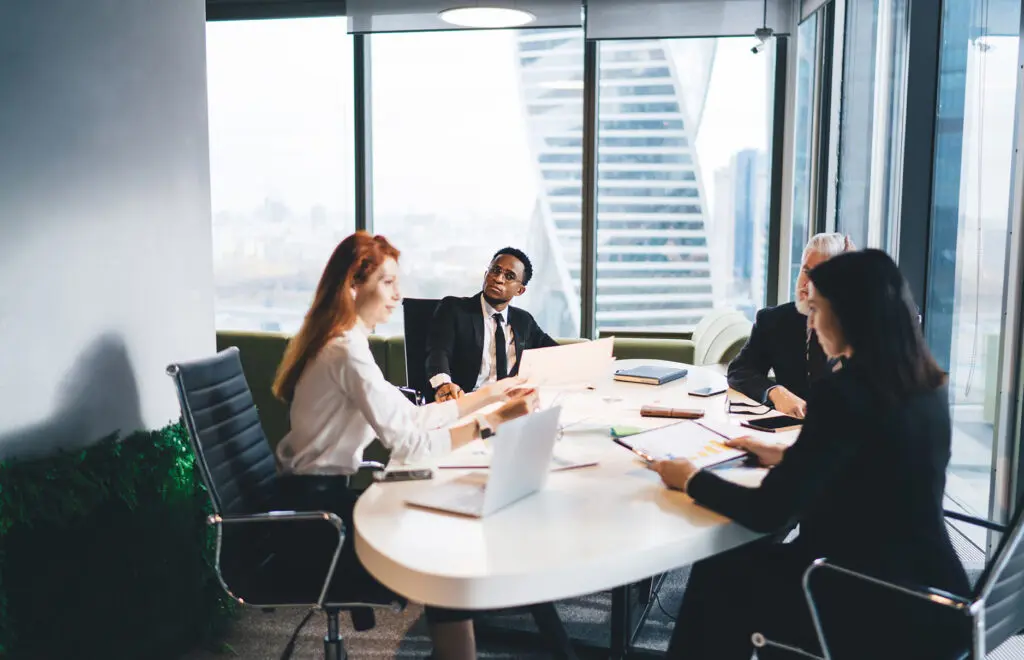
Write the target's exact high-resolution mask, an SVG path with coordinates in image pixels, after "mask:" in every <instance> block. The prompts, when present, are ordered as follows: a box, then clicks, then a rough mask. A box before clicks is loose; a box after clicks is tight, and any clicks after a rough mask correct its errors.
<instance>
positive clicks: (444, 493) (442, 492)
mask: <svg viewBox="0 0 1024 660" xmlns="http://www.w3.org/2000/svg"><path fill="white" fill-rule="evenodd" d="M561 411H562V409H561V407H553V408H548V409H547V410H542V411H540V412H535V413H532V414H529V415H526V416H525V417H520V418H518V419H514V420H512V421H510V422H505V423H504V424H502V425H501V426H499V427H498V431H497V433H495V435H494V436H493V437H492V438H491V439H490V443H491V447H492V456H491V467H490V470H488V472H487V473H482V472H473V473H470V474H466V475H462V476H460V477H456V478H455V479H452V480H451V481H448V482H445V483H442V484H438V485H436V486H431V487H429V488H424V489H422V490H420V491H419V492H417V493H415V494H414V495H412V496H410V497H409V498H408V499H406V503H407V504H411V505H413V506H417V507H423V508H426V509H435V510H438V511H447V512H449V513H456V514H459V515H463V516H471V517H473V518H483V517H484V516H487V515H490V514H492V513H494V512H495V511H498V510H500V509H504V508H505V507H507V506H508V505H510V504H512V503H514V502H518V501H519V500H521V499H523V498H524V497H526V496H527V495H532V494H533V493H536V492H537V491H539V490H540V489H541V488H543V487H544V484H545V483H547V480H548V473H549V472H550V470H551V456H552V453H553V452H554V449H555V438H556V437H557V435H558V416H559V413H561Z"/></svg>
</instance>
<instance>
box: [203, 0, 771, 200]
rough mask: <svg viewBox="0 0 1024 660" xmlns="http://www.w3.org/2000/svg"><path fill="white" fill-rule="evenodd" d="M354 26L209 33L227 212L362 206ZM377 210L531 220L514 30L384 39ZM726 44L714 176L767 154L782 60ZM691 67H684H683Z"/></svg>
mask: <svg viewBox="0 0 1024 660" xmlns="http://www.w3.org/2000/svg"><path fill="white" fill-rule="evenodd" d="M345 29H346V24H345V20H344V19H301V20H288V21H247V22H215V23H210V24H209V26H208V38H209V43H208V57H209V62H208V69H209V96H210V143H211V168H212V178H213V184H214V185H213V206H214V211H220V210H225V209H230V210H235V211H246V210H249V209H251V208H253V207H255V206H257V205H259V204H260V203H262V201H263V200H264V199H265V198H266V197H275V198H278V199H281V200H283V201H285V203H286V204H288V205H289V206H290V207H292V208H293V209H295V210H305V209H306V208H308V207H309V206H312V205H314V204H322V205H325V206H327V207H328V208H334V209H337V208H342V209H345V208H349V207H350V206H351V199H352V196H353V187H352V137H351V136H352V132H353V130H354V129H353V126H352V101H351V88H352V64H351V63H352V55H351V40H350V37H349V36H348V35H347V34H346V33H345ZM372 39H373V40H374V45H373V49H372V63H373V71H374V75H373V87H372V95H373V109H374V112H373V145H374V149H373V160H374V203H375V211H376V212H377V213H379V214H405V213H441V214H448V213H453V214H454V213H460V214H461V213H467V212H469V213H481V214H488V213H495V212H500V213H502V214H503V215H506V214H507V215H515V216H521V215H522V216H525V215H527V214H528V213H529V212H530V210H531V208H532V205H533V204H534V201H535V198H536V185H537V184H536V180H537V169H536V164H535V162H534V161H533V160H532V157H531V155H530V151H529V143H528V140H527V133H526V125H525V122H524V112H523V106H522V103H521V100H520V96H519V81H518V76H517V72H516V68H515V67H516V58H515V41H514V39H515V36H514V33H513V32H507V31H489V32H458V33H419V34H399V35H380V36H375V37H372ZM753 43H754V42H753V38H752V37H751V38H736V39H722V40H719V45H718V50H717V56H716V60H715V64H714V69H713V71H712V76H711V82H710V85H709V89H708V96H707V106H706V109H705V113H704V120H703V123H702V125H701V127H700V132H699V134H698V137H697V141H696V146H697V151H698V158H699V160H700V165H701V169H702V176H703V181H704V186H705V191H706V192H707V198H708V200H709V201H710V200H713V199H714V195H713V189H712V187H713V184H714V176H713V174H714V171H715V170H716V169H718V168H720V167H722V166H725V165H727V164H728V162H729V159H730V158H731V157H732V155H733V154H735V153H736V152H737V151H740V150H741V149H746V148H754V149H760V150H765V149H766V148H767V144H766V141H767V133H768V119H769V117H768V116H767V115H766V113H767V112H768V108H769V103H768V97H767V94H768V80H769V72H770V66H771V54H770V53H762V54H760V55H753V54H752V53H751V52H750V47H751V45H752V44H753ZM676 60H677V61H676V64H677V66H678V67H685V66H686V62H685V61H679V57H678V55H677V57H676Z"/></svg>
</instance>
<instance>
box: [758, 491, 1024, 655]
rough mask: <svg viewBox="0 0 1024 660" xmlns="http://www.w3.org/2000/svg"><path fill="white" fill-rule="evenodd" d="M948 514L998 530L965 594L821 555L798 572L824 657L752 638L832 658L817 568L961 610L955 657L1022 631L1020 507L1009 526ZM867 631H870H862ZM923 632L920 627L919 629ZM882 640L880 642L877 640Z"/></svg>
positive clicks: (1023, 552)
mask: <svg viewBox="0 0 1024 660" xmlns="http://www.w3.org/2000/svg"><path fill="white" fill-rule="evenodd" d="M945 514H946V517H947V518H952V519H955V520H959V521H962V522H966V523H969V524H972V525H977V526H979V527H984V528H985V529H989V530H992V531H995V532H999V533H1002V534H1003V537H1002V539H1001V540H1000V542H999V546H998V549H997V550H996V552H995V554H994V555H993V557H992V559H991V561H989V562H987V563H986V565H985V570H984V572H982V574H981V577H980V578H979V579H978V583H977V585H975V587H974V593H973V594H972V595H971V598H970V599H966V598H961V597H960V596H956V595H954V594H950V593H947V592H945V591H941V590H938V589H930V588H916V587H908V586H905V585H900V584H895V583H892V582H887V581H885V580H880V579H878V578H875V577H872V576H870V575H865V574H863V573H858V572H856V571H852V570H850V569H848V568H843V567H842V566H837V565H835V564H831V563H829V562H828V560H827V559H825V558H822V559H818V560H816V561H814V562H813V563H812V564H811V565H810V566H809V567H808V568H807V570H806V571H804V577H803V589H804V597H805V598H806V599H807V605H808V607H809V608H810V611H811V619H812V621H813V622H814V629H815V632H816V633H817V636H818V644H820V646H821V650H822V653H823V654H824V655H823V656H818V655H814V654H812V653H808V652H807V651H805V650H803V649H798V648H794V647H792V646H788V645H786V644H783V643H780V642H778V641H774V640H770V639H767V638H766V637H765V636H764V635H762V634H760V633H754V635H753V638H752V641H753V643H754V646H755V647H757V648H763V647H766V646H767V647H775V648H780V649H783V650H786V651H791V652H793V653H794V654H796V655H798V656H802V657H806V658H817V659H818V660H831V658H832V654H831V652H830V650H829V648H828V645H827V643H826V641H827V634H826V631H825V630H824V628H823V626H822V623H821V615H820V613H819V610H818V606H817V604H816V603H815V600H814V595H813V593H812V590H811V577H812V576H813V575H814V574H815V573H817V572H818V571H831V572H834V573H838V574H840V575H843V576H846V577H849V578H852V579H855V580H859V581H864V582H867V583H868V584H870V585H873V586H875V587H878V591H879V594H880V595H882V594H885V593H887V592H888V593H890V594H899V595H902V596H906V597H908V598H916V599H920V600H924V601H927V602H929V603H932V604H934V605H935V606H936V607H945V608H949V609H951V610H954V611H956V612H959V613H961V614H963V616H965V617H966V618H967V619H968V620H969V621H970V629H971V632H970V638H969V639H964V640H963V645H962V647H961V648H957V649H954V650H952V653H953V654H954V655H955V657H957V658H959V659H960V660H982V659H983V658H984V657H985V655H986V653H988V652H989V651H991V650H993V649H995V648H996V647H998V646H999V645H1000V644H1002V643H1003V642H1005V641H1006V640H1007V639H1009V638H1010V637H1012V636H1013V635H1016V634H1018V633H1019V632H1020V631H1021V630H1024V545H1022V544H1021V538H1022V537H1024V524H1022V523H1024V515H1022V514H1024V507H1020V510H1019V511H1017V513H1016V514H1015V515H1014V517H1013V521H1012V522H1011V524H1010V525H1009V526H1005V525H1000V524H998V523H994V522H992V521H989V520H982V519H980V518H975V517H973V516H967V515H963V514H961V513H956V512H954V511H946V512H945ZM866 632H868V633H870V631H866ZM922 632H924V631H922ZM879 643H880V644H884V642H881V641H880V642H879Z"/></svg>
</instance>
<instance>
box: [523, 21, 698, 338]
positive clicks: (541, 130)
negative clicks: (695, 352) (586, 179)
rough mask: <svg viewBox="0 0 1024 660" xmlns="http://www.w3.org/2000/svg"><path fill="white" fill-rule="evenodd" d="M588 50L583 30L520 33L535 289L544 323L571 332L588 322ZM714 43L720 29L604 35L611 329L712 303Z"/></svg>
mask: <svg viewBox="0 0 1024 660" xmlns="http://www.w3.org/2000/svg"><path fill="white" fill-rule="evenodd" d="M582 51H583V39H582V37H581V34H580V32H579V31H578V30H564V31H560V30H544V31H523V32H520V33H519V36H518V39H517V51H516V57H517V65H518V70H519V73H520V82H521V92H522V99H523V103H524V105H525V109H526V112H525V117H526V122H527V132H528V135H529V138H530V143H531V150H532V153H533V155H534V158H535V159H536V161H537V166H538V172H539V178H540V189H541V194H540V196H539V199H538V200H537V206H536V209H535V212H534V222H533V226H532V229H531V235H530V237H529V246H530V250H531V252H532V254H533V255H534V260H535V261H536V262H537V268H536V269H535V270H536V272H537V276H536V279H535V281H534V282H533V284H532V286H531V288H530V292H529V293H528V295H530V296H531V297H533V304H532V307H533V308H534V309H543V310H544V315H543V317H542V318H540V319H539V321H540V322H541V323H542V325H544V327H546V328H548V330H549V332H553V333H557V334H563V335H570V334H575V333H576V332H577V330H578V328H579V308H580V306H579V285H580V241H581V197H580V186H581V178H582V176H581V174H582V140H583V126H582V116H583V115H582V112H581V109H582V97H583V94H582V87H583V83H582V81H583V68H582V62H583V57H582ZM714 52H715V42H714V41H713V40H682V41H679V42H668V41H660V40H645V41H623V42H609V43H605V44H602V46H601V57H600V61H601V64H600V83H599V87H600V94H599V103H600V110H599V124H598V191H597V214H598V235H597V242H598V248H597V324H598V327H599V328H601V329H602V330H615V329H624V330H628V329H641V328H643V329H646V330H666V331H682V330H689V329H692V328H693V326H694V325H696V323H697V322H698V321H699V320H700V319H701V317H703V316H704V315H705V314H706V313H707V312H708V311H709V310H710V309H711V308H712V307H713V306H714V295H713V292H712V275H711V260H710V253H709V246H708V220H709V217H708V212H707V204H706V200H705V195H704V190H703V185H702V179H701V173H700V166H699V163H698V162H697V157H696V151H695V149H694V139H695V137H696V133H697V128H698V127H699V125H700V119H701V115H702V113H703V108H704V99H705V97H706V94H707V85H708V80H709V78H710V73H711V66H712V64H713V62H714ZM680 62H684V63H685V66H677V63H680ZM538 298H540V300H538ZM541 301H543V302H541ZM538 303H540V304H538Z"/></svg>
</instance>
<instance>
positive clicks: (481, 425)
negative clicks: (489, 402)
mask: <svg viewBox="0 0 1024 660" xmlns="http://www.w3.org/2000/svg"><path fill="white" fill-rule="evenodd" d="M476 428H477V431H478V433H479V434H480V437H481V438H483V439H485V440H486V439H487V438H489V437H491V436H492V435H494V427H493V426H491V423H490V422H489V421H487V416H486V415H478V416H477V418H476Z"/></svg>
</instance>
